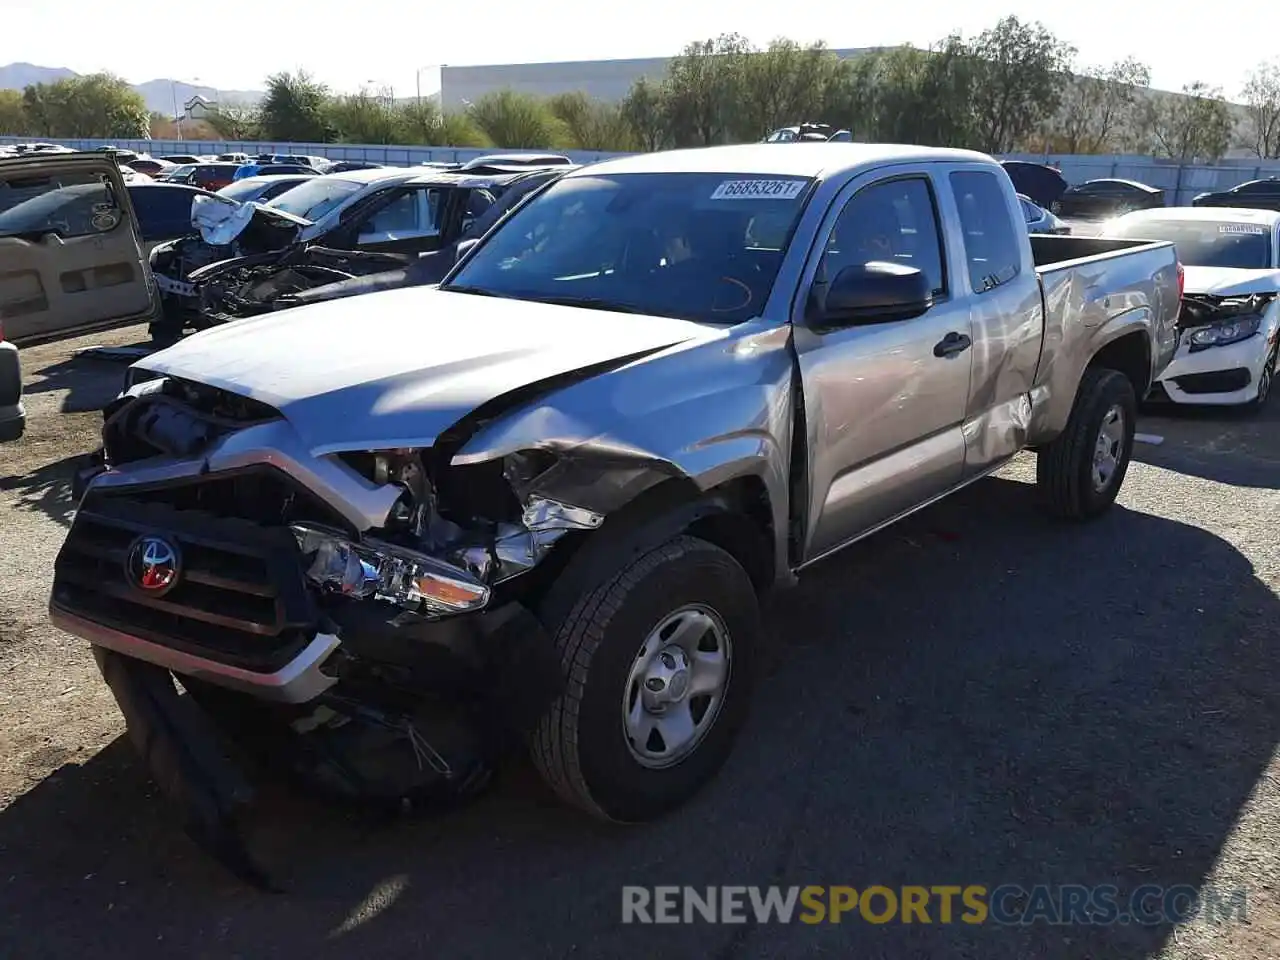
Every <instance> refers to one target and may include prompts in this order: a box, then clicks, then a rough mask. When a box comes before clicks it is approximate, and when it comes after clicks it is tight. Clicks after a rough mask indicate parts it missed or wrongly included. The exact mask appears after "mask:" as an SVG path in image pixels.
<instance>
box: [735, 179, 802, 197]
mask: <svg viewBox="0 0 1280 960" xmlns="http://www.w3.org/2000/svg"><path fill="white" fill-rule="evenodd" d="M807 182H808V181H806V180H726V181H724V183H722V184H720V186H718V187H716V188H715V190H714V191H713V192H712V194H711V199H712V200H794V199H795V198H796V197H798V196H800V192H801V191H802V190H803V189H804V185H805V184H806V183H807Z"/></svg>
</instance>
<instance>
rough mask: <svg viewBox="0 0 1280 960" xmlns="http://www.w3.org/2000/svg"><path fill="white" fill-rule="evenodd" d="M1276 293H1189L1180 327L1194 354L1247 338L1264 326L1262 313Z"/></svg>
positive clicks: (1182, 311) (1184, 302)
mask: <svg viewBox="0 0 1280 960" xmlns="http://www.w3.org/2000/svg"><path fill="white" fill-rule="evenodd" d="M1277 295H1278V294H1276V293H1249V294H1239V295H1235V296H1212V295H1209V294H1201V293H1188V294H1185V295H1184V296H1183V298H1182V310H1181V312H1180V313H1179V315H1178V330H1179V332H1180V333H1181V334H1183V336H1184V342H1185V343H1186V344H1187V349H1188V350H1189V351H1190V352H1191V353H1199V352H1200V351H1202V350H1209V349H1212V348H1213V347H1223V346H1228V345H1230V344H1233V343H1239V342H1240V341H1242V340H1247V339H1249V338H1250V337H1252V336H1253V335H1254V334H1256V333H1257V332H1258V330H1259V329H1260V328H1261V326H1262V317H1263V313H1264V312H1265V311H1266V309H1267V307H1268V306H1269V305H1270V304H1271V303H1272V302H1273V301H1274V300H1275V299H1276V297H1277Z"/></svg>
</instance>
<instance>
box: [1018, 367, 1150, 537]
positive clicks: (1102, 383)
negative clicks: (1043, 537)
mask: <svg viewBox="0 0 1280 960" xmlns="http://www.w3.org/2000/svg"><path fill="white" fill-rule="evenodd" d="M1137 413H1138V403H1137V398H1136V397H1135V395H1134V391H1133V384H1132V383H1131V382H1130V381H1129V378H1128V377H1126V376H1125V375H1124V374H1122V373H1119V372H1118V371H1115V370H1108V369H1106V368H1104V367H1091V368H1089V369H1087V370H1086V371H1085V372H1084V376H1083V377H1081V379H1080V388H1079V391H1078V392H1077V393H1076V401H1075V406H1074V407H1072V409H1071V416H1070V418H1069V419H1068V420H1067V425H1066V428H1065V429H1064V430H1063V431H1062V433H1061V434H1060V435H1059V436H1058V438H1057V439H1056V440H1054V441H1053V442H1052V443H1050V444H1048V445H1047V446H1045V447H1042V448H1041V449H1040V451H1039V454H1038V457H1037V462H1036V483H1037V484H1038V485H1039V487H1040V490H1041V492H1042V494H1043V496H1044V500H1045V505H1046V507H1047V508H1048V510H1049V512H1050V513H1051V514H1053V515H1054V516H1056V517H1059V518H1062V519H1065V520H1089V519H1092V518H1093V517H1097V516H1100V515H1101V514H1103V513H1105V512H1106V511H1107V510H1108V509H1110V507H1111V505H1112V504H1113V503H1114V502H1115V499H1116V495H1117V494H1119V492H1120V487H1121V485H1122V484H1123V483H1124V478H1125V474H1126V473H1127V472H1128V470H1129V458H1130V457H1131V456H1132V454H1133V436H1134V432H1135V428H1136V426H1137Z"/></svg>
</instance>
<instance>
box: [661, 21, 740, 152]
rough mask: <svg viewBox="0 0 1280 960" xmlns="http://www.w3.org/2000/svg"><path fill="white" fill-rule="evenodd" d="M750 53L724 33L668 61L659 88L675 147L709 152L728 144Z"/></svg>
mask: <svg viewBox="0 0 1280 960" xmlns="http://www.w3.org/2000/svg"><path fill="white" fill-rule="evenodd" d="M754 52H755V51H754V49H753V48H752V47H751V45H750V44H749V43H748V42H747V40H746V38H745V37H741V36H739V35H738V34H734V33H726V34H721V35H720V36H719V37H716V38H715V39H714V40H698V41H695V42H693V43H691V44H689V45H688V46H687V47H685V48H684V51H683V52H682V53H681V54H680V55H679V56H678V57H675V58H674V59H673V60H672V61H671V64H670V65H669V66H668V68H667V78H666V81H665V82H664V84H663V87H664V91H665V97H666V101H667V116H668V119H669V121H670V124H671V127H670V129H671V138H672V140H673V141H674V144H675V146H678V147H695V146H696V147H709V146H711V145H713V144H717V143H725V142H727V141H728V140H729V138H730V131H731V130H732V128H733V126H734V116H735V107H736V104H737V102H738V95H739V93H740V92H741V90H742V80H743V75H744V72H745V68H746V62H747V59H748V58H749V57H750V56H751V54H752V53H754Z"/></svg>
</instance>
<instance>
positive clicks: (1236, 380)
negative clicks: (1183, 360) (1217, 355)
mask: <svg viewBox="0 0 1280 960" xmlns="http://www.w3.org/2000/svg"><path fill="white" fill-rule="evenodd" d="M1250 380H1251V377H1250V376H1249V371H1248V370H1247V369H1246V368H1244V367H1237V368H1236V369H1234V370H1215V371H1214V372H1213V373H1188V374H1187V375H1186V376H1182V377H1177V378H1175V379H1174V381H1173V382H1174V383H1176V384H1177V385H1178V389H1179V390H1181V391H1182V392H1183V393H1234V392H1235V391H1236V390H1243V389H1244V388H1245V387H1247V386H1248V385H1249V382H1250Z"/></svg>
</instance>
